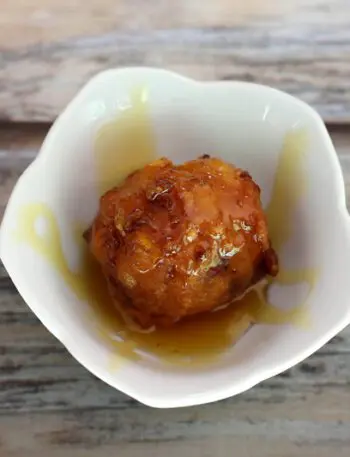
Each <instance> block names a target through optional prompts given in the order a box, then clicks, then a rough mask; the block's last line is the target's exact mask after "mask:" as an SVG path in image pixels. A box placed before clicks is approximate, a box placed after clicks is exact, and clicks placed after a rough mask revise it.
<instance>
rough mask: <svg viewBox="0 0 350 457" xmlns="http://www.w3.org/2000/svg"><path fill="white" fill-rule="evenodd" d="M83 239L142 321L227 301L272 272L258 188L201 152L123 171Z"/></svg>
mask: <svg viewBox="0 0 350 457" xmlns="http://www.w3.org/2000/svg"><path fill="white" fill-rule="evenodd" d="M86 238H87V240H88V242H89V246H90V250H91V252H92V254H93V255H94V257H95V258H96V259H97V261H98V262H99V263H100V265H101V267H102V269H103V272H104V274H105V276H106V278H107V279H108V282H109V286H110V290H111V291H112V294H113V296H114V297H115V298H116V299H117V301H118V302H119V306H120V307H121V308H122V310H123V312H124V314H126V315H127V316H129V317H131V318H132V319H133V320H134V321H135V322H137V324H138V325H139V326H141V327H142V328H149V327H151V326H153V325H156V326H166V325H171V324H173V323H175V322H177V321H178V320H179V319H182V318H184V317H186V316H190V315H194V314H197V313H202V312H206V311H211V310H213V309H215V308H218V307H220V306H224V305H227V304H229V303H230V302H232V301H233V300H234V299H235V298H237V297H239V296H241V295H242V294H243V293H244V292H245V291H246V290H247V289H248V288H249V287H250V286H252V285H254V284H256V283H257V282H258V281H260V280H261V279H262V278H264V277H265V276H266V275H273V276H274V275H276V274H277V272H278V262H277V257H276V254H275V253H274V251H273V249H272V248H271V246H270V241H269V236H268V229H267V223H266V218H265V215H264V213H263V210H262V207H261V202H260V189H259V187H258V186H257V184H255V183H254V181H253V180H252V178H251V176H250V175H249V173H247V172H246V171H243V170H241V169H238V168H235V167H234V166H233V165H229V164H227V163H224V162H223V161H221V160H219V159H214V158H210V157H208V156H203V157H202V158H200V159H197V160H193V161H190V162H187V163H185V164H183V165H180V166H175V165H174V164H173V163H172V162H171V161H169V160H167V159H160V160H157V161H155V162H153V163H151V164H150V165H147V166H146V167H144V168H143V169H142V170H139V171H137V172H135V173H133V174H132V175H130V176H129V177H128V178H127V179H126V180H125V182H124V183H123V184H122V185H120V186H118V187H116V188H114V189H112V190H110V191H108V192H107V193H106V194H105V195H103V197H102V198H101V200H100V208H99V213H98V215H97V216H96V218H95V220H94V222H93V225H92V227H91V229H90V230H89V231H88V232H87V236H86ZM231 306H235V304H232V305H231Z"/></svg>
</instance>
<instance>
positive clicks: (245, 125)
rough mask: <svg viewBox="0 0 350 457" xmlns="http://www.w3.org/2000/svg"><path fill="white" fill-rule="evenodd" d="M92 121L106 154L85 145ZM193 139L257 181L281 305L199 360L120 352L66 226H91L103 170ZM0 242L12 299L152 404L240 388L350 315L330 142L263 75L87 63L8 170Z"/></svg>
mask: <svg viewBox="0 0 350 457" xmlns="http://www.w3.org/2000/svg"><path fill="white" fill-rule="evenodd" d="M106 126H107V127H106ZM101 129H102V130H101ZM101 131H104V132H105V133H106V132H107V133H106V135H107V139H106V141H105V143H104V147H106V150H107V149H108V151H109V152H108V154H107V153H106V155H105V157H104V156H103V151H102V156H100V157H97V156H96V148H98V143H99V141H100V140H101ZM108 132H109V133H108ZM108 135H109V136H108ZM128 135H129V140H130V143H128V141H125V138H126V137H127V136H128ZM121 138H123V140H121ZM143 141H146V145H145V144H144V143H142V142H143ZM132 148H134V149H132ZM135 148H136V149H138V148H140V150H139V151H137V152H136V153H135V150H136V149H135ZM205 153H207V154H211V155H214V156H218V157H221V158H223V159H224V160H226V161H229V162H232V163H234V164H235V165H237V166H239V167H241V168H244V169H246V170H248V171H249V173H250V174H251V175H252V176H253V178H254V180H255V181H256V182H257V183H258V184H259V186H260V187H261V191H262V200H263V204H264V205H265V207H267V208H268V210H267V211H268V216H269V222H271V224H272V225H273V227H270V228H271V231H272V233H271V237H272V241H273V243H274V244H275V247H276V249H277V251H278V254H279V257H280V263H281V271H282V273H281V275H280V278H279V280H277V282H276V283H275V284H273V285H272V286H271V290H270V293H269V300H270V302H271V304H272V305H271V306H272V307H273V308H274V310H275V311H276V312H277V315H280V314H281V315H282V316H283V315H284V314H283V313H285V315H286V316H289V317H290V319H289V320H288V319H280V320H279V319H274V318H272V319H267V320H266V321H265V320H264V319H262V320H261V322H260V323H257V324H256V325H253V326H252V327H251V328H250V329H249V331H247V332H246V333H245V334H244V336H243V337H241V338H240V339H239V341H237V342H236V343H235V344H234V342H232V345H231V346H229V347H228V348H227V350H226V351H225V353H224V354H222V355H219V354H218V356H217V357H214V358H213V359H212V360H210V362H208V363H207V364H206V363H204V364H199V365H197V364H195V363H193V364H191V363H190V364H188V365H186V366H183V365H181V364H180V365H179V364H172V363H167V361H166V360H163V359H159V360H158V359H157V358H148V357H135V359H133V358H130V357H124V355H123V354H124V352H123V347H122V346H123V345H122V344H121V345H120V344H119V343H120V341H117V342H116V343H117V344H115V345H113V344H110V341H108V338H107V339H106V338H105V335H104V333H103V331H102V330H101V325H100V324H98V323H96V319H95V318H94V316H95V315H94V314H93V313H91V310H90V305H89V296H88V293H87V289H86V287H87V286H86V284H85V285H84V284H83V279H84V278H83V275H82V273H81V271H80V268H81V263H80V261H81V258H80V256H81V252H80V249H81V244H80V242H77V240H76V237H75V235H74V233H75V232H74V231H75V230H76V228H77V227H81V228H86V227H88V226H89V224H90V223H91V221H92V220H93V217H94V215H95V214H96V211H97V208H98V197H99V194H100V193H101V191H102V189H103V188H104V187H108V185H112V183H113V177H114V174H113V173H114V172H117V173H118V176H119V178H120V176H121V174H124V175H125V174H127V173H128V172H130V171H132V169H133V168H135V167H139V166H141V165H142V164H143V163H145V162H147V161H148V160H150V158H151V156H152V155H156V156H166V157H168V158H170V159H172V160H173V161H175V162H183V161H185V160H189V159H192V158H196V157H198V156H199V155H202V154H205ZM133 154H134V156H135V158H134V159H133ZM135 154H136V155H135ZM103 170H105V171H104V172H103ZM103 173H104V174H103ZM107 175H108V176H107ZM105 178H106V179H105ZM270 219H271V221H270ZM0 250H1V259H2V261H3V263H4V265H5V267H6V269H7V271H8V273H9V275H10V276H11V278H12V280H13V282H14V284H15V285H16V287H17V288H18V291H19V293H20V294H21V295H22V297H23V299H24V300H25V301H26V303H27V304H28V306H29V307H30V308H31V309H32V310H33V312H34V313H35V314H36V315H37V316H38V318H39V319H40V320H41V321H42V323H43V324H44V325H45V326H46V327H47V328H48V329H49V330H50V332H52V334H53V335H55V336H56V337H57V338H58V339H59V340H60V341H61V342H62V344H64V345H65V346H66V348H67V349H68V351H69V352H70V353H71V354H72V355H73V356H74V357H75V358H76V359H77V360H78V361H79V362H80V363H81V364H82V365H84V366H85V367H86V368H87V369H88V370H90V371H91V372H92V373H94V374H95V375H96V376H97V377H99V378H101V379H102V380H103V381H105V382H106V383H108V384H110V385H111V386H113V387H115V388H116V389H119V390H120V391H122V392H125V393H126V394H128V395H130V396H131V397H134V398H135V399H137V400H139V401H140V402H142V403H145V404H147V405H150V406H154V407H163V408H165V407H178V406H188V405H194V404H201V403H208V402H212V401H215V400H219V399H223V398H226V397H230V396H232V395H236V394H238V393H240V392H243V391H245V390H247V389H249V388H251V387H252V386H254V385H255V384H257V383H259V382H261V381H263V380H265V379H267V378H269V377H271V376H274V375H277V374H278V373H281V372H282V371H284V370H286V369H288V368H290V367H291V366H293V365H294V364H296V363H298V362H300V361H301V360H303V359H304V358H305V357H308V356H309V355H310V354H312V353H313V352H314V351H316V350H317V349H319V348H320V347H321V346H322V345H323V344H325V343H326V342H327V341H328V340H329V339H330V338H332V337H333V336H334V335H336V334H337V333H338V332H339V331H340V330H342V329H343V328H344V327H345V326H346V325H348V324H349V322H350V281H349V278H348V263H349V261H348V259H349V258H350V219H349V215H348V213H347V211H346V205H345V192H344V183H343V178H342V173H341V169H340V166H339V163H338V160H337V156H336V153H335V151H334V148H333V145H332V142H331V140H330V138H329V136H328V133H327V130H326V128H325V126H324V124H323V122H322V120H321V119H320V117H319V116H318V114H317V113H316V112H315V111H314V110H313V109H311V108H310V107H309V106H307V105H306V104H305V103H303V102H301V101H299V100H297V99H295V98H293V97H291V96H290V95H287V94H285V93H282V92H279V91H278V90H274V89H271V88H269V87H263V86H259V85H254V84H248V83H244V82H210V83H204V82H197V81H193V80H190V79H187V78H184V77H181V76H179V75H176V74H173V73H170V72H168V71H163V70H156V69H147V68H133V69H121V70H109V71H106V72H103V73H101V74H99V75H97V76H96V77H94V78H93V79H92V80H91V81H90V82H88V84H87V85H86V86H85V87H84V88H83V89H82V90H81V91H80V93H79V94H78V95H77V96H76V97H75V99H74V100H73V101H72V102H71V103H70V104H69V105H68V107H67V108H66V109H65V110H64V112H63V113H62V114H61V115H60V116H59V118H58V119H57V120H56V122H55V123H54V125H53V127H52V128H51V130H50V132H49V134H48V135H47V137H46V139H45V141H44V144H43V146H42V148H41V151H40V153H39V155H38V157H37V158H36V160H35V161H34V162H33V163H32V164H31V166H30V167H29V168H28V169H27V170H26V172H25V173H24V174H23V176H22V177H21V178H20V179H19V181H18V183H17V185H16V187H15V189H14V191H13V193H12V196H11V198H10V201H9V203H8V206H7V209H6V212H5V215H4V219H3V223H2V227H1V237H0ZM278 313H280V314H278ZM272 314H273V313H272ZM297 315H298V316H299V318H296V316H297ZM293 316H294V317H293ZM301 317H302V318H301ZM256 320H257V321H258V322H259V319H256ZM209 331H210V330H209ZM213 331H214V330H213ZM125 343H126V344H128V343H130V344H132V341H131V342H128V341H126V342H125ZM119 348H120V349H119Z"/></svg>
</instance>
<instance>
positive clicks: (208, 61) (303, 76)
mask: <svg viewBox="0 0 350 457" xmlns="http://www.w3.org/2000/svg"><path fill="white" fill-rule="evenodd" d="M2 5H3V6H2V8H1V11H0V119H2V120H16V121H34V120H37V121H52V120H53V119H54V118H55V117H56V116H57V114H58V113H59V112H60V111H61V110H62V108H63V107H64V106H65V105H66V103H67V102H68V101H69V100H70V99H71V97H72V96H73V95H74V94H75V93H76V92H77V90H78V89H79V88H80V87H81V86H82V85H83V84H84V83H85V82H86V81H87V80H88V79H89V78H90V77H91V76H92V75H93V74H95V73H96V72H98V71H101V70H103V69H106V68H109V67H120V66H130V65H149V66H156V67H166V68H169V69H171V70H175V71H178V72H180V73H183V74H186V75H189V76H192V77H195V78H199V79H206V80H213V79H219V80H227V79H228V80H230V79H243V80H248V81H256V82H260V83H264V84H269V85H272V86H276V87H278V88H281V89H283V90H286V91H287V92H290V93H292V94H295V95H297V96H298V97H300V98H302V99H303V100H305V101H307V102H308V103H310V104H311V105H313V106H314V107H315V108H316V109H317V110H318V111H319V112H320V113H321V115H322V116H323V117H324V119H326V120H327V121H329V122H339V121H344V122H349V120H350V90H349V89H350V64H349V55H350V33H349V26H348V25H349V23H350V2H349V1H348V0H333V1H332V2H329V0H286V1H284V2H282V1H278V0H274V1H270V2H266V1H265V0H264V1H263V0H260V1H259V0H245V1H244V2H241V1H238V0H236V1H232V0H217V1H216V2H206V3H203V1H201V0H178V1H176V2H174V1H172V0H159V1H157V2H151V1H144V0H118V1H117V2H116V1H115V0H103V1H101V0H90V1H89V2H85V3H84V6H82V4H81V2H79V1H78V0H75V1H69V0H60V1H58V0H22V1H21V2H13V1H10V0H2ZM204 5H205V6H204Z"/></svg>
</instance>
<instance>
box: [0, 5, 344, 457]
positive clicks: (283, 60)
mask: <svg viewBox="0 0 350 457" xmlns="http://www.w3.org/2000/svg"><path fill="white" fill-rule="evenodd" d="M125 65H153V66H163V67H167V68H169V69H173V70H176V71H179V72H182V73H184V74H187V75H191V76H194V77H196V78H200V79H228V80H230V79H244V80H248V81H258V82H262V83H266V84H270V85H273V86H276V87H279V88H281V89H283V90H286V91H288V92H290V93H293V94H295V95H297V96H299V97H300V98H302V99H304V100H305V101H307V102H309V103H310V104H311V105H313V106H314V107H315V108H316V109H317V110H318V111H319V112H320V113H321V115H322V116H323V118H324V119H325V121H326V122H327V125H328V126H329V129H330V132H331V135H332V137H333V140H334V143H335V146H336V148H337V151H338V153H339V158H340V161H341V164H342V167H343V171H344V174H345V180H346V185H347V195H348V197H349V203H350V128H349V125H350V124H349V122H350V2H349V0H332V1H329V0H284V1H281V0H270V2H267V1H266V0H261V1H259V0H244V1H242V2H241V1H238V0H237V1H235V0H216V1H209V0H207V1H204V0H158V1H155V0H154V1H153V2H152V1H151V0H149V1H146V0H89V1H86V2H79V1H78V0H75V1H74V0H22V1H19V0H18V1H13V0H2V1H1V7H0V205H1V212H3V210H4V207H5V205H6V202H7V199H8V197H9V194H10V192H11V189H12V187H13V186H14V184H15V182H16V180H17V178H18V177H19V175H20V174H21V173H22V171H23V170H24V169H25V167H26V166H27V165H28V164H29V163H30V162H31V161H32V160H33V158H34V157H35V155H36V153H37V151H38V148H39V145H40V143H41V142H42V139H43V137H44V135H45V133H46V131H47V129H48V128H49V125H50V123H51V122H52V121H53V120H54V118H55V117H56V116H57V113H58V112H59V111H60V110H61V109H62V107H64V105H65V104H66V103H67V101H68V100H69V99H70V98H71V97H72V95H73V94H74V93H75V92H76V91H77V89H78V88H79V87H81V86H82V85H83V84H84V82H85V81H86V80H87V79H88V78H89V77H90V76H91V75H93V74H94V73H96V72H97V71H99V70H102V69H105V68H108V67H115V66H125ZM349 280H350V276H349ZM331 305H332V304H331V303H330V306H331ZM231 455H235V456H238V457H246V456H247V457H248V456H249V457H250V456H259V457H264V456H266V457H291V456H300V457H331V456H337V457H342V456H344V457H345V456H346V457H348V456H349V455H350V329H347V330H345V331H343V332H342V333H341V334H340V335H338V336H337V337H336V338H334V339H333V340H332V341H331V342H330V343H329V344H327V345H326V346H325V347H324V348H322V349H321V350H319V351H318V352H317V353H316V354H315V355H313V356H312V357H310V358H309V359H308V360H306V361H304V362H303V363H301V364H299V365H298V366H296V367H295V368H293V369H291V370H289V371H287V372H286V373H284V374H282V375H280V376H277V377H275V378H273V379H271V380H268V381H265V382H264V383H262V384H260V385H259V386H257V387H255V388H253V389H252V390H250V391H249V392H247V393H245V394H242V395H240V396H238V397H236V398H232V399H229V400H226V401H222V402H219V403H216V404H211V405H207V406H200V407H194V408H186V409H179V410H152V409H150V408H147V407H145V406H142V405H140V404H138V403H137V402H136V401H134V400H132V399H130V398H128V397H126V396H125V395H123V394H121V393H118V392H117V391H115V390H113V389H111V388H110V387H108V386H107V385H105V384H103V383H102V382H101V381H99V380H97V379H95V378H94V377H93V376H92V375H91V374H90V373H88V372H87V371H86V370H85V369H84V368H82V367H81V366H80V365H79V364H78V363H77V362H76V361H75V360H73V359H72V357H71V356H70V355H69V354H68V353H67V351H66V350H65V349H64V348H63V347H62V345H61V344H60V343H59V342H58V341H56V340H55V339H54V338H53V336H51V335H50V334H49V333H48V331H47V330H46V329H45V328H44V327H43V326H42V325H41V324H40V322H39V321H38V319H37V318H36V317H35V316H34V315H33V314H32V313H31V312H30V311H29V309H28V308H27V306H26V305H25V303H24V302H23V300H22V299H21V297H20V296H19V295H18V293H17V292H16V290H15V288H14V286H13V285H12V282H11V280H10V279H9V277H8V276H7V274H6V272H5V270H4V269H1V271H0V456H1V457H38V456H50V457H96V456H98V457H112V456H113V457H114V456H118V457H138V456H142V457H147V456H149V457H163V456H166V457H178V456H183V457H186V456H193V457H196V456H198V457H199V456H200V457H211V456H215V457H226V456H231Z"/></svg>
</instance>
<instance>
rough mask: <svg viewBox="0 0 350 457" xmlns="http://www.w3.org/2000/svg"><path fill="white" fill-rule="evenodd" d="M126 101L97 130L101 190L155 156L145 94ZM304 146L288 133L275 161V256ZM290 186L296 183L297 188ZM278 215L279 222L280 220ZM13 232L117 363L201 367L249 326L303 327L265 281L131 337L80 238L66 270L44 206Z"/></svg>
mask: <svg viewBox="0 0 350 457" xmlns="http://www.w3.org/2000/svg"><path fill="white" fill-rule="evenodd" d="M131 102H132V103H131V105H132V106H131V107H130V109H129V110H125V111H124V112H123V113H122V114H121V115H120V116H119V117H118V119H116V120H114V121H112V122H110V123H109V124H107V125H105V126H103V127H102V129H101V130H100V131H99V133H98V136H97V141H96V173H97V176H98V182H99V183H100V185H99V192H100V193H103V192H104V191H105V190H107V189H109V188H111V187H113V186H115V185H116V184H118V183H119V182H121V181H122V180H123V179H124V178H125V177H126V176H127V175H128V174H129V173H130V172H132V171H133V170H135V169H137V168H140V167H142V166H143V165H144V164H146V163H147V162H150V161H151V160H153V159H154V157H155V144H154V136H153V133H152V129H151V122H150V116H149V114H148V106H147V94H146V93H145V91H144V90H138V91H135V93H134V94H133V95H132V97H131ZM305 141H306V136H305V132H302V131H298V132H292V133H289V134H287V136H286V139H285V144H284V146H283V150H282V152H281V154H280V156H279V162H278V166H277V171H276V176H275V182H274V186H273V191H272V197H271V201H270V204H269V206H268V208H267V217H268V222H269V228H270V235H271V239H272V244H273V246H274V248H275V249H276V250H277V251H280V250H281V248H282V247H283V245H284V243H285V242H286V241H287V240H288V239H289V237H290V235H291V233H290V232H291V218H292V216H293V211H294V209H295V205H296V203H297V201H298V199H299V198H300V196H301V194H302V192H303V190H304V189H305V185H306V183H305V179H303V173H302V162H303V154H304V151H305V148H306V144H305ZM121 158H122V159H121ZM113 164H114V165H113ZM295 183H298V187H297V188H296V185H295ZM281 214H283V218H281V217H280V215H281ZM39 217H40V218H45V220H46V222H47V224H46V227H47V230H46V234H45V235H44V236H39V235H38V234H37V233H36V231H35V221H36V220H37V218H39ZM18 227H19V229H18V232H17V237H18V239H20V240H21V241H23V242H26V243H27V244H29V245H30V246H31V247H32V248H33V249H35V250H36V251H37V252H38V254H40V255H41V256H42V257H43V258H45V259H46V260H47V261H48V263H49V264H50V265H51V267H52V268H54V269H55V270H56V271H57V273H58V274H59V275H60V276H61V278H62V279H63V280H64V282H65V283H66V285H67V286H68V287H69V288H70V289H71V290H72V292H73V293H74V294H75V295H76V296H77V297H78V298H79V299H80V300H82V301H84V302H86V303H88V305H89V308H90V309H91V310H92V311H93V313H94V319H96V322H97V323H98V324H99V325H98V327H99V329H100V331H101V334H102V335H103V336H104V337H105V338H108V340H109V342H110V343H111V344H113V345H114V347H115V352H116V355H117V354H118V355H119V356H120V357H122V358H124V359H129V360H130V359H134V360H135V359H139V358H141V357H143V355H142V354H145V353H148V354H150V355H153V356H156V357H158V358H161V360H162V361H166V362H170V363H176V364H179V363H180V364H181V365H187V364H190V365H191V366H192V365H193V363H204V362H208V361H210V360H212V359H213V358H214V357H217V356H218V355H220V354H222V353H223V352H224V351H225V350H226V349H228V348H229V347H230V346H232V344H233V343H234V342H235V341H236V340H237V339H238V338H239V337H240V336H242V334H243V333H244V332H245V331H246V330H247V329H248V328H249V326H250V325H251V324H252V323H264V324H271V325H276V324H288V323H289V324H296V325H303V326H304V325H305V323H306V322H307V312H306V306H305V305H306V302H304V303H301V304H297V305H296V306H294V307H293V308H292V309H288V310H282V309H279V308H277V307H275V306H272V305H271V304H269V303H268V300H267V289H268V287H269V286H270V285H271V282H270V284H267V285H264V286H261V287H260V288H257V289H255V290H251V291H250V292H248V293H247V294H246V295H245V296H244V297H243V298H242V299H241V300H239V301H237V302H235V304H234V305H233V306H228V307H226V308H225V309H221V310H218V311H215V312H212V313H206V314H203V315H200V316H196V317H194V318H191V319H188V320H184V321H182V322H180V323H178V324H177V325H175V326H173V327H171V328H168V329H157V330H155V331H154V332H151V333H139V332H135V331H133V330H131V329H129V328H128V327H127V326H126V324H125V323H124V321H123V319H121V317H120V316H119V314H118V312H117V311H116V308H115V305H114V304H113V302H112V300H111V298H110V296H109V293H108V289H107V285H106V282H105V280H104V278H103V275H102V273H101V270H100V268H99V266H98V265H97V263H96V262H95V261H94V260H93V259H92V258H91V256H90V255H89V253H88V250H87V247H86V245H85V244H84V243H83V242H82V241H81V240H82V237H81V236H80V237H79V240H77V246H78V248H79V250H80V252H81V255H82V262H81V268H80V270H79V272H78V273H77V272H73V271H71V270H70V268H69V266H68V263H67V261H66V259H65V256H64V254H63V249H62V243H61V236H60V232H59V228H58V224H57V220H56V218H55V215H54V213H53V212H52V210H51V209H50V208H48V207H47V206H46V205H45V204H42V203H33V204H31V205H27V206H25V207H23V208H22V210H21V213H20V215H19V220H18ZM81 232H82V231H81ZM315 280H316V271H315V270H312V269H299V270H294V271H287V270H284V269H283V268H281V272H280V274H279V275H278V277H277V278H276V279H275V280H274V281H273V282H277V283H280V284H282V285H293V284H298V283H300V282H306V283H308V284H309V290H311V289H312V287H313V285H314V283H315ZM118 360H119V357H118Z"/></svg>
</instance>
